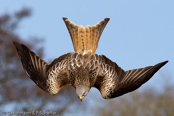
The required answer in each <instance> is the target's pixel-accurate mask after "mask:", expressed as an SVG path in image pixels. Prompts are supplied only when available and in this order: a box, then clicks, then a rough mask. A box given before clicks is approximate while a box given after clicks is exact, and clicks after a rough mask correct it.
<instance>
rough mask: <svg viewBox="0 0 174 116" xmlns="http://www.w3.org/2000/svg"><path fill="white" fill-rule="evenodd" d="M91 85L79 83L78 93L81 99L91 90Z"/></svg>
mask: <svg viewBox="0 0 174 116" xmlns="http://www.w3.org/2000/svg"><path fill="white" fill-rule="evenodd" d="M89 89H90V88H89V87H88V86H86V85H77V86H76V93H77V95H78V96H79V98H80V100H82V99H83V98H84V97H85V96H86V95H87V94H88V92H89Z"/></svg>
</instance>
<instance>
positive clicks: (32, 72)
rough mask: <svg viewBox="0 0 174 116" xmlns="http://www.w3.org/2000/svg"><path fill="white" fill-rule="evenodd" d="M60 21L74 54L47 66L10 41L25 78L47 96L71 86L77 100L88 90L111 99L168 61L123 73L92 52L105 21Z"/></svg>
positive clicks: (26, 49) (131, 88) (71, 53)
mask: <svg viewBox="0 0 174 116" xmlns="http://www.w3.org/2000/svg"><path fill="white" fill-rule="evenodd" d="M63 20H64V22H65V24H66V26H67V28H68V31H69V34H70V36H71V40H72V43H73V46H74V50H75V52H70V53H67V54H64V55H62V56H60V57H58V58H57V59H55V60H54V61H53V62H52V63H51V64H48V63H47V62H45V61H44V60H43V59H42V58H40V57H39V56H38V55H36V54H35V53H34V52H32V51H30V50H29V48H28V47H26V46H25V45H23V44H19V43H17V42H14V45H15V47H16V49H17V52H18V55H19V58H20V60H21V62H22V65H23V67H24V70H25V71H26V73H27V75H28V76H29V77H30V78H31V79H32V80H33V81H34V82H35V83H36V85H37V86H38V87H40V88H41V89H42V90H44V91H45V92H47V93H49V94H57V93H58V91H59V90H60V89H61V88H62V87H63V86H67V85H71V86H73V87H74V88H75V89H76V94H77V95H78V96H79V98H80V99H81V100H82V99H83V98H84V97H85V96H86V95H87V94H88V92H89V90H90V89H91V87H95V88H97V89H98V90H99V91H100V93H101V95H102V97H103V98H104V99H111V98H115V97H118V96H121V95H123V94H126V93H128V92H131V91H134V90H136V89H137V88H139V87H140V86H141V85H142V84H144V83H145V82H147V81H148V80H149V79H150V78H151V77H152V76H153V75H154V74H155V73H156V72H157V71H158V70H159V69H160V68H161V67H162V66H164V65H165V64H166V63H167V62H168V61H164V62H161V63H158V64H156V65H154V66H147V67H145V68H139V69H132V70H127V71H124V70H123V69H122V68H121V67H119V66H118V65H117V64H116V63H115V62H113V61H111V60H110V59H109V58H107V57H106V56H104V55H98V54H96V53H95V51H96V49H97V45H98V41H99V39H100V36H101V34H102V32H103V30H104V28H105V26H106V24H107V23H108V21H109V20H110V19H109V18H105V19H104V20H102V21H100V22H99V23H97V24H96V25H93V26H89V25H88V26H86V27H84V26H82V25H76V24H74V23H73V22H71V21H70V20H69V19H68V18H65V17H64V18H63Z"/></svg>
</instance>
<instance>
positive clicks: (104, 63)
mask: <svg viewBox="0 0 174 116" xmlns="http://www.w3.org/2000/svg"><path fill="white" fill-rule="evenodd" d="M100 57H101V58H100V59H102V60H100V61H98V62H99V66H100V69H99V72H98V75H97V79H96V82H95V84H94V87H96V88H98V89H99V91H100V92H101V94H102V96H103V98H105V99H110V98H114V97H118V96H121V95H123V94H126V93H128V92H131V91H134V90H136V89H137V88H139V87H140V86H141V85H142V84H144V83H145V82H147V81H148V80H149V79H150V78H151V77H152V76H153V75H154V74H155V73H156V72H157V71H158V70H159V69H160V68H161V67H162V66H164V65H165V64H166V63H167V62H168V61H165V62H161V63H158V64H156V65H154V66H148V67H145V68H139V69H133V70H128V71H124V70H123V69H121V68H120V67H119V66H118V65H117V64H116V63H114V62H112V61H111V60H109V59H108V58H107V57H105V56H100Z"/></svg>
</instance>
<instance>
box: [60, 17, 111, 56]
mask: <svg viewBox="0 0 174 116" xmlns="http://www.w3.org/2000/svg"><path fill="white" fill-rule="evenodd" d="M63 20H64V22H65V24H66V26H67V28H68V31H69V33H70V36H71V40H72V42H73V46H74V50H75V52H77V53H81V54H83V55H85V54H94V53H95V51H96V49H97V46H98V42H99V39H100V36H101V34H102V32H103V30H104V28H105V26H106V24H107V23H108V21H109V18H105V19H104V20H102V21H100V22H99V23H97V24H96V25H93V26H89V25H88V26H86V27H84V26H82V25H76V24H74V23H73V22H71V21H70V20H69V19H68V18H65V17H64V18H63Z"/></svg>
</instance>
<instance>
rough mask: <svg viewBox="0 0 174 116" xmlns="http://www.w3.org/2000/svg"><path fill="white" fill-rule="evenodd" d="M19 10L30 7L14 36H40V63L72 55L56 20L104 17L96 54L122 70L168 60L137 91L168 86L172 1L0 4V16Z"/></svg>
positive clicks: (173, 70)
mask: <svg viewBox="0 0 174 116" xmlns="http://www.w3.org/2000/svg"><path fill="white" fill-rule="evenodd" d="M23 7H28V8H31V9H32V16H31V17H29V18H27V19H25V20H23V21H22V23H21V24H20V26H19V28H18V30H17V33H19V35H20V36H21V37H23V38H25V39H27V38H28V37H30V36H38V37H42V38H45V43H44V48H45V57H44V59H45V60H46V61H48V60H49V59H52V60H53V59H54V58H57V57H59V56H61V55H63V54H65V53H68V52H73V51H74V49H73V45H72V42H71V38H70V35H69V33H68V30H67V28H66V26H65V24H64V22H63V20H62V17H68V18H69V19H70V20H71V21H72V22H74V23H75V24H78V25H84V26H86V25H95V24H96V23H98V22H99V21H101V20H103V19H104V18H106V17H109V18H110V21H109V22H108V24H107V26H106V28H105V29H104V31H103V34H102V35H101V38H100V41H99V44H98V49H97V51H96V53H97V54H104V55H106V56H107V57H108V58H110V59H111V60H112V61H114V62H116V63H117V64H118V65H119V66H120V67H122V68H123V69H124V70H129V69H134V68H141V67H145V66H149V65H155V64H157V63H159V62H162V61H165V60H169V63H168V64H166V65H165V66H164V67H163V68H162V69H160V70H159V71H158V72H157V73H156V74H155V75H154V77H153V78H152V79H151V80H150V81H148V82H147V83H146V84H145V85H143V87H147V86H152V84H154V83H155V86H156V87H159V86H160V84H161V82H163V81H166V80H167V79H169V78H168V77H169V76H172V77H173V79H172V82H173V83H174V0H110V1H109V0H107V1H102V0H100V1H99V0H98V1H97V0H88V1H87V0H86V1H83V0H81V1H77V0H52V1H43V0H37V1H36V0H30V1H29V0H28V1H24V0H16V1H12V0H4V1H1V4H0V14H3V13H13V12H15V11H18V10H20V9H22V8H23ZM163 75H166V76H163ZM162 76H163V78H165V79H160V78H159V77H162ZM170 79H171V78H170ZM169 82H170V81H169Z"/></svg>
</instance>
